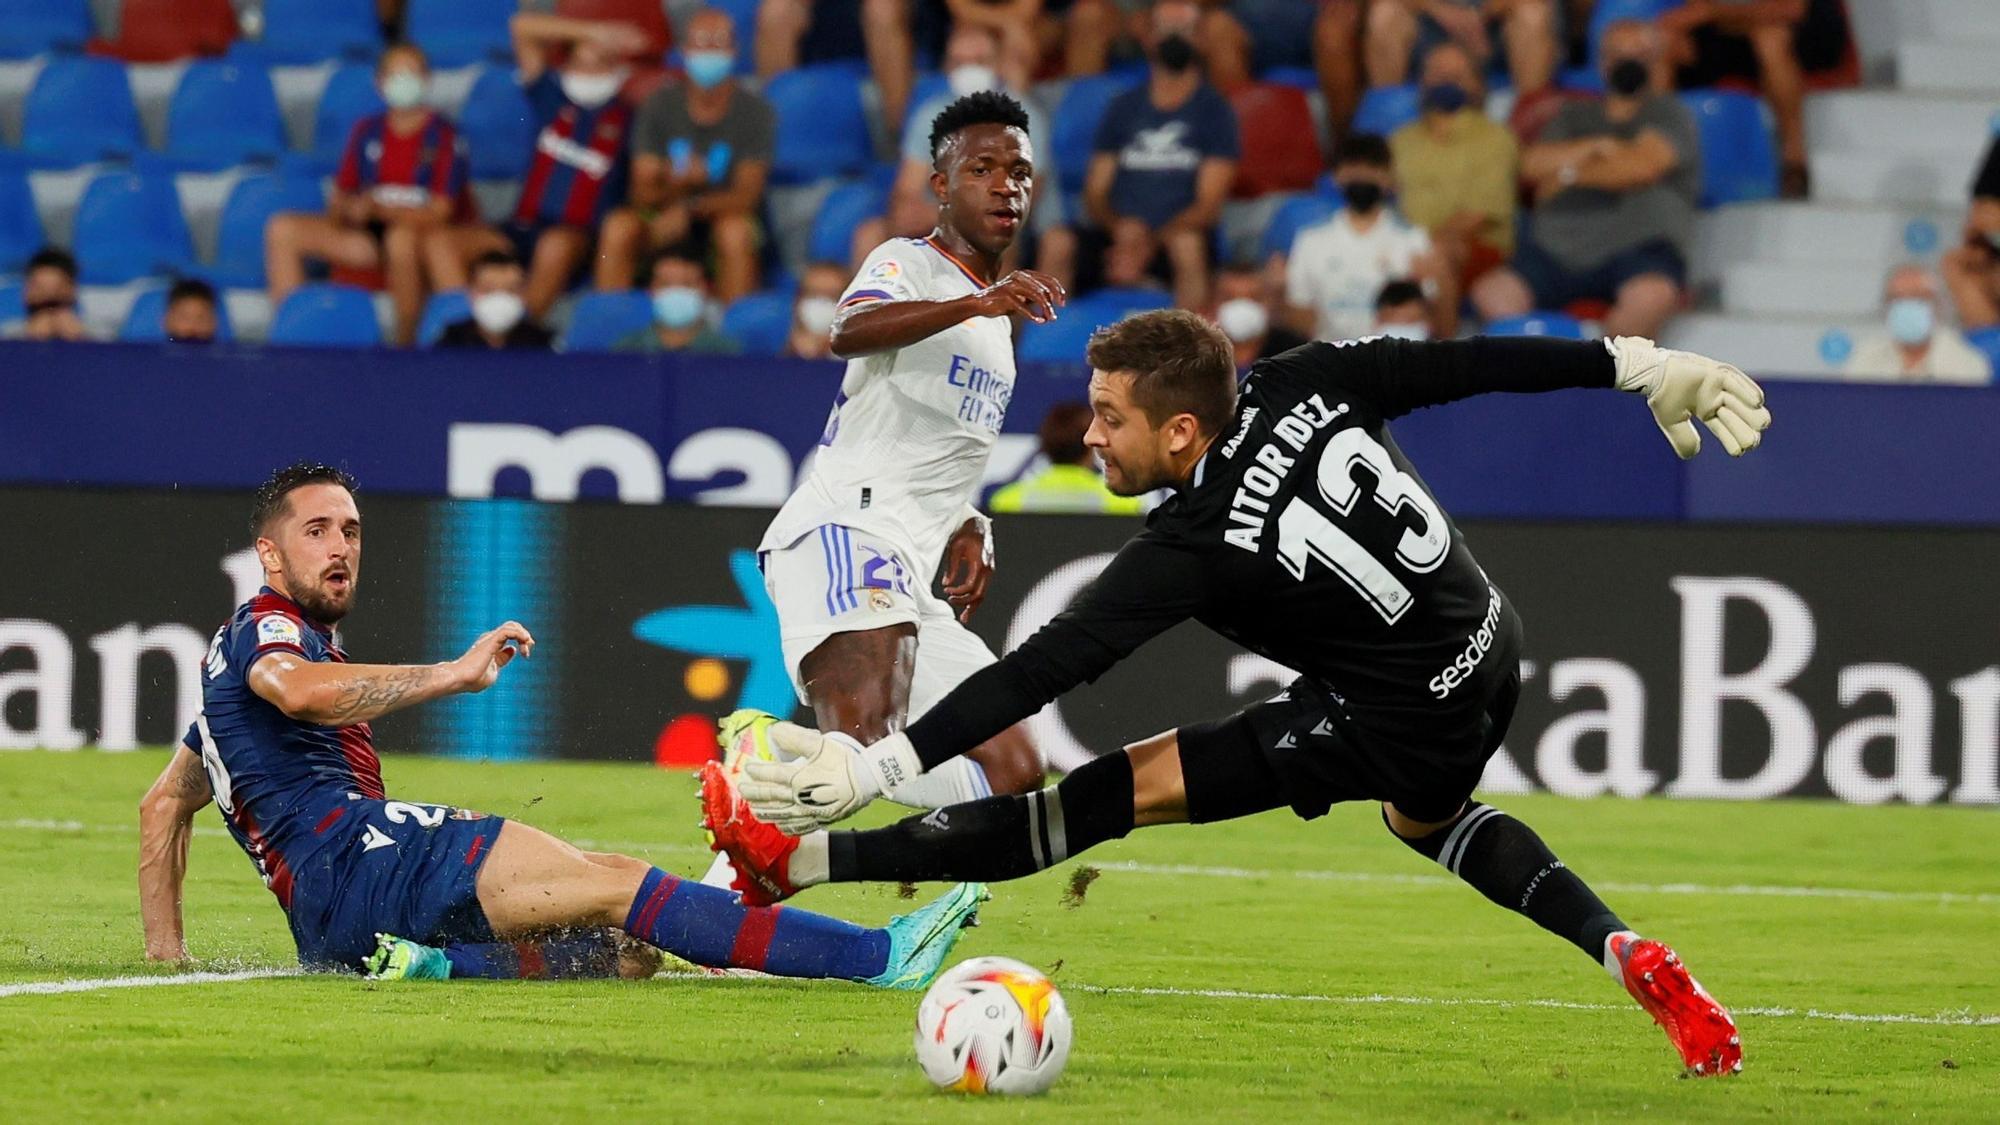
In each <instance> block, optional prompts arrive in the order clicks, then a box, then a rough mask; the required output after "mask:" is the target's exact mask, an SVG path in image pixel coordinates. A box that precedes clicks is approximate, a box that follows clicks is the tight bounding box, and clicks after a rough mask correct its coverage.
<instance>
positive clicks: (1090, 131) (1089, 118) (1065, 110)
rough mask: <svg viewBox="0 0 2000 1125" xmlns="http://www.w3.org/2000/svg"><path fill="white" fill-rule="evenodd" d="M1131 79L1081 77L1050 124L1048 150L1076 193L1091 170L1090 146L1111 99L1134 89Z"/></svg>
mask: <svg viewBox="0 0 2000 1125" xmlns="http://www.w3.org/2000/svg"><path fill="white" fill-rule="evenodd" d="M1133 85H1134V83H1133V81H1132V80H1131V79H1130V78H1127V77H1124V76H1122V75H1116V74H1093V75H1089V76H1087V77H1084V78H1078V79H1076V80H1075V81H1073V82H1071V83H1070V84H1069V89H1067V90H1065V91H1063V96H1062V101H1061V102H1060V103H1059V104H1057V106H1056V119H1055V120H1054V121H1053V122H1051V123H1050V125H1049V132H1050V133H1052V134H1054V136H1053V137H1051V138H1050V142H1049V147H1050V148H1052V149H1054V150H1055V155H1056V174H1057V175H1059V176H1061V177H1062V182H1063V183H1065V184H1069V185H1071V186H1072V188H1073V189H1074V190H1078V191H1081V190H1082V188H1083V180H1084V173H1085V172H1086V171H1087V170H1088V169H1089V168H1090V152H1091V146H1092V145H1093V144H1095V143H1096V141H1097V124H1098V122H1100V121H1102V120H1104V109H1105V107H1106V106H1108V105H1110V104H1111V99H1113V98H1115V97H1117V96H1118V95H1120V94H1122V93H1124V92H1125V91H1127V90H1129V89H1131V88H1132V87H1133Z"/></svg>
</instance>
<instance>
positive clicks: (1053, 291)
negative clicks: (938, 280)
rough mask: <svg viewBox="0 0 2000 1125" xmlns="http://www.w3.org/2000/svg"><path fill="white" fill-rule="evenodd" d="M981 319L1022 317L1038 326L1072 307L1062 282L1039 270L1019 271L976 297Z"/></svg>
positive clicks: (981, 291)
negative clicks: (1067, 307) (1016, 314)
mask: <svg viewBox="0 0 2000 1125" xmlns="http://www.w3.org/2000/svg"><path fill="white" fill-rule="evenodd" d="M973 298H974V300H975V301H976V302H977V304H978V306H979V315H981V316H1007V315H1010V314H1015V313H1018V314H1019V315H1021V316H1025V317H1027V318H1028V319H1029V320H1032V321H1034V322H1035V323H1036V324H1047V323H1048V322H1049V321H1051V320H1054V319H1055V318H1056V310H1057V309H1059V308H1061V307H1062V306H1063V305H1065V304H1067V303H1069V292H1068V291H1067V290H1065V289H1064V288H1063V287H1062V282H1060V281H1057V280H1056V279H1055V278H1053V277H1050V276H1049V275H1048V274H1045V273H1040V272H1037V271H1035V270H1015V271H1014V272H1013V273H1010V274H1008V275H1007V276H1006V277H1003V278H1001V279H1000V280H998V281H996V282H994V283H993V284H991V285H989V286H987V287H986V288H984V289H981V290H980V291H979V292H978V293H975V294H974V295H973Z"/></svg>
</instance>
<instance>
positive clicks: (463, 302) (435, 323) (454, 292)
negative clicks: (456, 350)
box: [417, 289, 472, 348]
mask: <svg viewBox="0 0 2000 1125" xmlns="http://www.w3.org/2000/svg"><path fill="white" fill-rule="evenodd" d="M471 315H472V299H471V298H470V297H468V296H466V293H465V290H463V289H447V290H445V291H443V292H442V293H433V294H431V299H430V300H428V301H425V302H424V315H423V316H421V317H419V318H417V346H418V347H420V348H430V347H436V346H437V342H438V337H439V336H442V335H444V330H445V329H447V328H450V327H451V326H452V325H454V324H457V323H458V322H459V321H461V320H464V319H466V318H467V317H470V316H471Z"/></svg>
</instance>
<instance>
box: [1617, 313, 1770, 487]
mask: <svg viewBox="0 0 2000 1125" xmlns="http://www.w3.org/2000/svg"><path fill="white" fill-rule="evenodd" d="M1605 343H1606V346H1607V347H1609V348H1610V349H1611V355H1612V359H1613V362H1614V363H1615V364H1616V366H1617V372H1618V376H1617V382H1618V389H1619V390H1621V391H1636V392H1638V393H1639V394H1643V395H1645V396H1646V405H1647V406H1648V407H1650V408H1651V409H1652V411H1653V421H1654V422H1656V423H1658V425H1659V427H1660V432H1661V433H1663V434H1665V435H1667V442H1668V443H1669V444H1670V445H1672V446H1673V447H1674V452H1675V453H1677V454H1679V455H1680V458H1681V460H1683V461H1685V460H1687V459H1688V458H1690V457H1693V456H1694V455H1695V454H1696V453H1698V452H1700V451H1701V433H1700V431H1698V430H1696V429H1695V428H1694V419H1697V418H1699V419H1701V422H1702V424H1703V425H1705V426H1707V427H1708V428H1709V431H1710V432H1711V433H1713V434H1714V435H1715V436H1716V438H1717V440H1719V441H1721V442H1722V448H1724V449H1726V450H1728V451H1729V455H1730V456H1731V457H1741V456H1742V455H1743V454H1745V453H1747V452H1748V451H1750V450H1752V449H1755V448H1757V443H1758V442H1760V441H1762V440H1763V435H1764V431H1765V430H1767V429H1769V428H1770V426H1771V412H1770V411H1769V410H1766V409H1765V408H1764V389H1763V388H1762V387H1759V386H1758V385H1757V384H1756V383H1754V382H1752V381H1751V379H1750V377H1749V376H1748V375H1745V374H1743V372H1741V371H1738V370H1737V369H1736V368H1734V367H1731V366H1730V365H1729V364H1726V363H1719V362H1717V361H1716V360H1712V359H1709V358H1708V357H1707V356H1700V355H1696V354H1694V353H1693V352H1680V351H1674V350H1672V349H1669V348H1662V347H1660V346H1658V345H1656V344H1654V343H1653V342H1652V341H1651V340H1648V339H1645V338H1643V337H1640V336H1619V337H1617V338H1615V339H1612V340H1607V341H1606V342H1605Z"/></svg>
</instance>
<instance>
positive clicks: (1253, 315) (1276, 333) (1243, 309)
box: [1209, 266, 1306, 368]
mask: <svg viewBox="0 0 2000 1125" xmlns="http://www.w3.org/2000/svg"><path fill="white" fill-rule="evenodd" d="M1267 290H1268V286H1267V285H1266V284H1265V281H1264V274H1263V272H1262V271H1260V270H1256V269H1253V268H1250V267H1247V266H1224V267H1223V268H1222V269H1220V270H1218V271H1216V275H1215V311H1214V312H1213V313H1211V314H1210V315H1209V319H1210V320H1213V321H1214V322H1215V324H1216V327H1218V328H1220V329H1222V334H1223V335H1225V336H1227V337H1229V342H1230V343H1231V344H1234V345H1235V346H1236V366H1237V367H1239V368H1242V367H1248V366H1250V365H1251V364H1252V363H1254V362H1256V361H1257V360H1260V359H1263V358H1265V357H1267V356H1274V355H1277V354H1278V353H1279V352H1286V351H1290V350H1292V349H1293V348H1296V347H1298V346H1299V345H1300V344H1303V343H1305V342H1306V338H1305V337H1304V336H1301V335H1299V334H1298V333H1297V332H1294V331H1292V330H1291V329H1290V328H1287V327H1286V326H1285V325H1284V324H1282V323H1276V324H1274V323H1272V320H1271V301H1270V295H1269V293H1268V292H1267Z"/></svg>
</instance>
